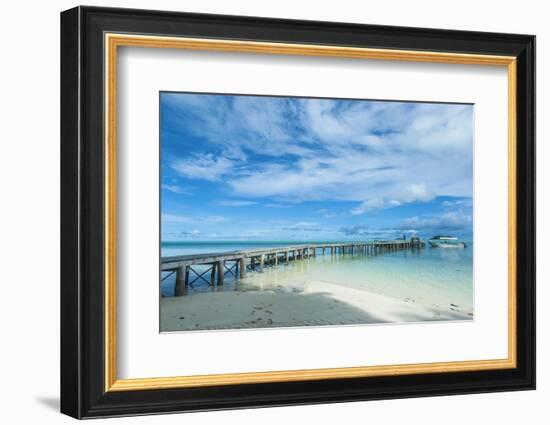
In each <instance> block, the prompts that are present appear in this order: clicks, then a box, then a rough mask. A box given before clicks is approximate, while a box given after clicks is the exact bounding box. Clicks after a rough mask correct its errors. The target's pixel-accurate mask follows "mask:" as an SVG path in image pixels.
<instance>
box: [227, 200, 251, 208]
mask: <svg viewBox="0 0 550 425" xmlns="http://www.w3.org/2000/svg"><path fill="white" fill-rule="evenodd" d="M257 204H258V202H256V201H220V202H218V205H221V206H222V207H248V206H251V205H257Z"/></svg>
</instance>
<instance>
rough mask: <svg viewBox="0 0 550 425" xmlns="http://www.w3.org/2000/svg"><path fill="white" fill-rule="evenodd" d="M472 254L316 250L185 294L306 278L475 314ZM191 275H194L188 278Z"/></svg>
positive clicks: (223, 245) (207, 248)
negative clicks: (312, 254)
mask: <svg viewBox="0 0 550 425" xmlns="http://www.w3.org/2000/svg"><path fill="white" fill-rule="evenodd" d="M307 243H319V241H316V242H311V241H309V242H308V241H292V242H288V241H277V242H270V241H262V242H246V243H243V242H235V241H223V242H164V243H163V244H162V246H161V255H162V256H163V257H166V256H173V255H187V254H198V253H207V252H227V251H235V250H241V249H253V248H268V247H277V246H290V245H301V244H307ZM327 251H328V250H327ZM472 253H473V247H472V244H468V247H467V248H465V249H461V248H430V247H426V248H423V249H414V250H413V249H409V250H402V251H394V252H384V253H381V254H378V255H368V256H366V255H364V254H360V255H354V256H350V255H346V256H332V257H331V255H330V253H329V252H327V253H326V254H325V255H321V251H320V250H319V251H318V253H317V256H316V257H311V258H309V259H304V260H298V261H296V262H291V263H290V264H289V265H281V264H280V265H279V266H278V267H269V266H267V267H266V268H265V270H264V272H263V273H259V272H250V271H249V272H248V273H247V276H246V278H244V279H242V280H240V281H237V280H235V279H234V278H233V277H232V276H231V275H230V274H229V273H228V274H226V276H225V284H224V285H223V287H214V288H213V287H210V286H209V285H208V284H207V283H206V282H204V281H201V280H197V281H195V282H193V284H192V286H191V287H190V288H189V295H191V296H192V295H193V293H195V292H205V291H221V290H223V291H249V290H262V289H263V290H273V289H275V290H289V289H290V290H292V289H297V290H300V288H303V287H304V286H305V285H307V284H308V282H312V281H323V282H330V283H335V284H338V285H344V286H349V287H352V288H356V289H364V290H368V291H371V292H375V293H379V294H383V295H387V296H391V297H394V298H399V299H403V300H407V301H409V300H410V301H413V302H418V303H419V304H424V305H430V306H437V307H443V308H449V306H450V305H451V304H453V305H455V306H459V309H460V310H461V311H465V312H470V313H472V314H473V304H474V303H473V256H472ZM194 268H195V269H196V270H197V271H199V272H200V271H201V270H206V267H204V266H196V267H194ZM207 274H208V273H207ZM205 276H206V275H205ZM164 277H166V279H165V280H164V281H163V282H162V284H161V292H162V295H163V296H172V295H173V293H174V284H175V274H173V275H170V276H168V273H163V278H164ZM193 278H194V275H193V274H192V275H191V279H193ZM207 278H208V277H207ZM191 279H190V280H191Z"/></svg>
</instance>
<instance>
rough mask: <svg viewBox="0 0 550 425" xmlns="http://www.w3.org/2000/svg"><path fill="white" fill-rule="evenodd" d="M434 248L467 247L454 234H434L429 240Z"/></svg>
mask: <svg viewBox="0 0 550 425" xmlns="http://www.w3.org/2000/svg"><path fill="white" fill-rule="evenodd" d="M428 243H429V244H430V245H431V247H432V248H466V246H467V245H466V244H465V243H464V242H460V241H459V240H458V238H455V237H454V236H439V235H438V236H434V237H433V238H431V239H429V240H428Z"/></svg>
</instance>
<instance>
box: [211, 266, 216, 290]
mask: <svg viewBox="0 0 550 425" xmlns="http://www.w3.org/2000/svg"><path fill="white" fill-rule="evenodd" d="M215 283H216V263H213V264H212V270H211V271H210V286H214V284H215Z"/></svg>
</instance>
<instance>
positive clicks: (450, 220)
mask: <svg viewBox="0 0 550 425" xmlns="http://www.w3.org/2000/svg"><path fill="white" fill-rule="evenodd" d="M471 226H472V216H471V215H470V214H465V213H463V212H448V213H445V214H443V215H441V216H436V217H410V218H408V219H406V220H404V221H403V222H402V223H401V224H400V226H399V227H400V228H402V229H414V230H422V231H453V230H467V229H471Z"/></svg>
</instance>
